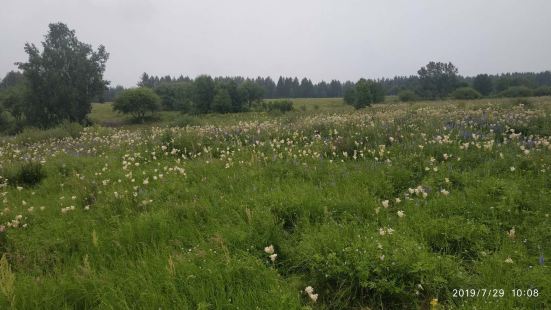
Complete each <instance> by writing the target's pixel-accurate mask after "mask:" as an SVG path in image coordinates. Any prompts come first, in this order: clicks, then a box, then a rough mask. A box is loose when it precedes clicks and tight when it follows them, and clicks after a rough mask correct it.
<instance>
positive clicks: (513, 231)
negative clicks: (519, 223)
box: [507, 226, 515, 239]
mask: <svg viewBox="0 0 551 310" xmlns="http://www.w3.org/2000/svg"><path fill="white" fill-rule="evenodd" d="M507 237H509V239H515V227H514V226H513V228H511V230H509V231H508V232H507Z"/></svg>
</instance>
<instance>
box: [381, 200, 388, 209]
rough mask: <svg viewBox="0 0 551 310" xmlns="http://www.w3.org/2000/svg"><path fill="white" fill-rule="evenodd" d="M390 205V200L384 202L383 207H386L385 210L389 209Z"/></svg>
mask: <svg viewBox="0 0 551 310" xmlns="http://www.w3.org/2000/svg"><path fill="white" fill-rule="evenodd" d="M388 203H389V201H388V200H383V202H382V204H383V207H384V208H385V209H386V208H388Z"/></svg>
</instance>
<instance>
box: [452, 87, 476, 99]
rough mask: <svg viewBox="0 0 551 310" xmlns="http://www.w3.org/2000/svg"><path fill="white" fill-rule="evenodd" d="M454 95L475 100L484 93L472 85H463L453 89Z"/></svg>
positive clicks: (458, 97)
mask: <svg viewBox="0 0 551 310" xmlns="http://www.w3.org/2000/svg"><path fill="white" fill-rule="evenodd" d="M452 97H453V98H454V99H465V100H473V99H479V98H481V97H482V95H481V94H480V93H479V92H478V91H476V90H475V89H474V88H471V87H461V88H458V89H456V90H454V91H453V93H452Z"/></svg>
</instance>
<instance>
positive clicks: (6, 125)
mask: <svg viewBox="0 0 551 310" xmlns="http://www.w3.org/2000/svg"><path fill="white" fill-rule="evenodd" d="M15 128H16V121H15V118H14V117H13V116H12V115H11V113H10V112H8V111H2V107H0V133H6V134H12V133H13V132H14V129H15Z"/></svg>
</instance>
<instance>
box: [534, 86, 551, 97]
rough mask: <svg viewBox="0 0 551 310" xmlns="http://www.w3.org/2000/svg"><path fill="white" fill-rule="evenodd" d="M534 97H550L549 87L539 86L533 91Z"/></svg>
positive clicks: (550, 88) (550, 89)
mask: <svg viewBox="0 0 551 310" xmlns="http://www.w3.org/2000/svg"><path fill="white" fill-rule="evenodd" d="M534 96H538V97H541V96H551V86H541V87H539V88H536V90H534Z"/></svg>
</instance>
